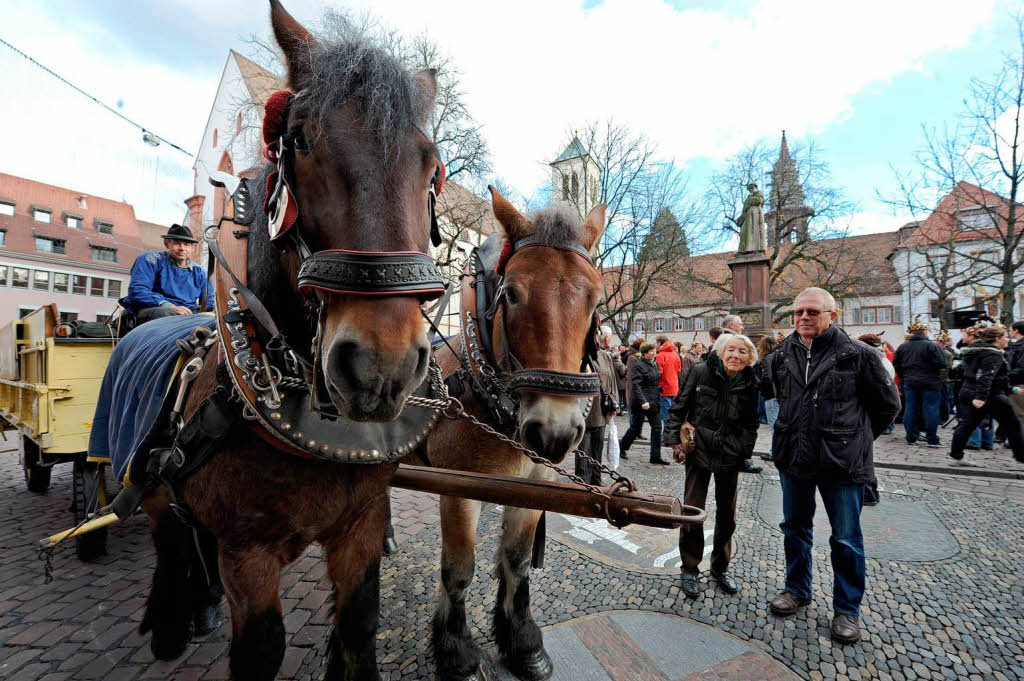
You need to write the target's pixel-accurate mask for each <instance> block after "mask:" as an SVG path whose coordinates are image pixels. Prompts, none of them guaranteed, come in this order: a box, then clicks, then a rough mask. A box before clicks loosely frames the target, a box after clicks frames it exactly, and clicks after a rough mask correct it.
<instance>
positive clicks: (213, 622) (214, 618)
mask: <svg viewBox="0 0 1024 681" xmlns="http://www.w3.org/2000/svg"><path fill="white" fill-rule="evenodd" d="M223 621H224V620H223V618H222V617H221V616H220V606H219V605H206V606H203V607H202V608H199V610H197V611H196V616H195V625H196V626H195V632H196V636H206V635H207V634H209V633H210V632H211V631H214V630H215V629H217V628H218V627H219V626H220V625H221V624H222V623H223Z"/></svg>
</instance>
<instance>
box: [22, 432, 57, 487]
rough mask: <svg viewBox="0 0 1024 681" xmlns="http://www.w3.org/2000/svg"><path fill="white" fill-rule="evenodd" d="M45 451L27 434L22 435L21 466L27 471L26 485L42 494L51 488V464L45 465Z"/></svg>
mask: <svg viewBox="0 0 1024 681" xmlns="http://www.w3.org/2000/svg"><path fill="white" fill-rule="evenodd" d="M42 461H43V452H42V450H41V449H40V448H39V445H37V444H36V443H35V442H33V441H32V440H31V439H29V438H28V437H27V436H25V435H22V436H21V467H22V470H23V471H24V472H25V485H26V486H27V487H28V491H29V492H36V493H39V494H42V493H43V492H45V491H46V490H48V489H49V488H50V471H51V470H52V465H51V466H46V465H43V463H42Z"/></svg>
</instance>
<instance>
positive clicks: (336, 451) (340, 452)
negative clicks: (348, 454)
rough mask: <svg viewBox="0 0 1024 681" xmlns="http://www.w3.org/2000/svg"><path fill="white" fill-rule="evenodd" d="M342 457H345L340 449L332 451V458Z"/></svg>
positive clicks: (343, 451)
mask: <svg viewBox="0 0 1024 681" xmlns="http://www.w3.org/2000/svg"><path fill="white" fill-rule="evenodd" d="M344 455H345V450H344V449H342V448H341V447H338V448H337V449H335V450H334V456H336V457H342V456H344Z"/></svg>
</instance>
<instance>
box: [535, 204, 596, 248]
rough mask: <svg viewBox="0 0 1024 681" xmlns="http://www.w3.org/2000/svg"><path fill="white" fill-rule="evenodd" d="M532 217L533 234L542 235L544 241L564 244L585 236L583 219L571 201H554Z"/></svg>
mask: <svg viewBox="0 0 1024 681" xmlns="http://www.w3.org/2000/svg"><path fill="white" fill-rule="evenodd" d="M530 218H531V220H532V222H533V224H534V231H533V236H537V237H540V239H541V240H542V241H543V242H544V243H548V244H564V243H569V242H573V241H580V240H581V237H582V236H583V220H582V219H580V214H579V211H578V210H577V209H576V206H574V205H572V204H570V203H566V202H557V203H553V204H551V205H550V206H548V207H547V208H543V209H541V210H539V211H537V212H536V213H534V214H533V215H531V216H530Z"/></svg>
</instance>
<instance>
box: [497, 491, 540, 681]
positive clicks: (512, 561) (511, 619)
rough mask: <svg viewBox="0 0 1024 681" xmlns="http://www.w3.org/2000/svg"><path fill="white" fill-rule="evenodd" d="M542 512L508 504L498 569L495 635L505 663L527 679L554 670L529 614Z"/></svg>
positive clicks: (529, 680)
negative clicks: (535, 541)
mask: <svg viewBox="0 0 1024 681" xmlns="http://www.w3.org/2000/svg"><path fill="white" fill-rule="evenodd" d="M540 514H541V512H540V511H534V510H531V509H522V508H513V507H511V506H506V507H505V516H504V518H503V520H502V528H503V530H504V531H503V533H502V538H501V546H500V547H499V548H498V556H497V560H496V561H495V562H496V566H495V569H496V571H497V573H498V574H497V577H498V600H497V602H496V603H495V606H494V636H495V638H496V639H497V641H498V650H500V651H501V655H502V658H503V659H504V661H505V664H506V666H508V668H509V669H510V670H511V671H512V672H513V673H514V674H516V675H517V676H518V677H519V678H521V679H523V680H524V681H543V680H544V679H547V678H549V677H550V676H551V674H552V673H553V672H554V666H553V665H552V663H551V658H550V657H548V654H547V652H546V651H545V650H544V639H543V636H542V634H541V631H540V627H538V626H537V623H536V622H534V621H533V615H532V614H531V613H530V559H531V558H532V556H533V538H534V533H535V532H536V529H537V521H538V520H540Z"/></svg>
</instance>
